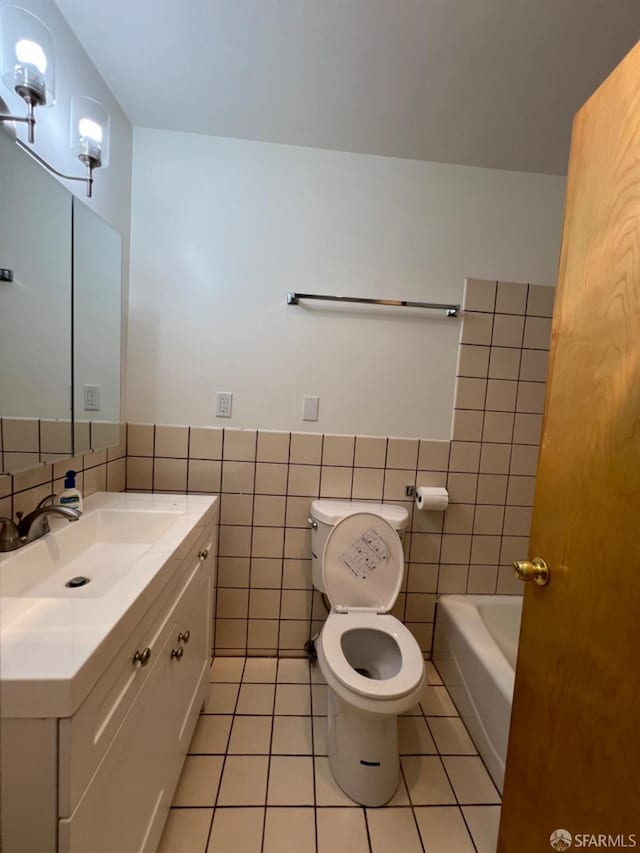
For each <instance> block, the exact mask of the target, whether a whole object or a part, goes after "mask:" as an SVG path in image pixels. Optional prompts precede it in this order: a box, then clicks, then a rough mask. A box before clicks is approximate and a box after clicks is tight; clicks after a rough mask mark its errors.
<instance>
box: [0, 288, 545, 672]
mask: <svg viewBox="0 0 640 853" xmlns="http://www.w3.org/2000/svg"><path fill="white" fill-rule="evenodd" d="M553 296H554V290H553V288H549V287H542V286H538V285H527V284H516V283H511V282H494V281H484V280H478V279H469V280H468V281H467V283H466V287H465V297H464V303H463V306H464V313H463V318H462V322H461V334H460V346H459V358H458V369H457V379H456V394H455V412H454V422H453V434H452V440H451V441H431V440H427V439H423V440H418V439H407V438H380V437H370V436H362V435H358V436H354V435H321V434H310V433H295V432H293V433H288V432H268V431H263V430H235V429H230V430H223V429H216V428H209V427H181V426H162V425H149V424H129V425H128V427H127V429H126V438H125V436H124V434H123V437H122V438H121V444H120V446H119V447H117V448H113V449H112V450H109V451H102V452H97V453H90V454H87V455H84V456H81V457H78V458H76V459H74V460H73V461H69V460H62V461H61V462H56V463H54V464H52V465H43V466H40V467H39V468H36V469H34V470H32V471H28V472H25V473H22V474H18V475H15V476H13V477H6V476H5V477H3V476H0V516H1V515H12V514H15V512H17V511H28V510H30V509H31V508H33V507H34V506H35V504H36V503H37V502H38V501H39V500H40V499H41V498H42V497H45V496H46V495H47V494H49V493H50V492H51V491H55V492H57V491H59V490H60V489H61V488H62V477H63V475H64V472H65V471H66V470H67V469H68V468H76V470H78V472H79V487H80V488H81V489H82V491H83V493H84V494H85V495H89V494H91V493H92V492H94V491H98V490H103V489H108V490H110V491H119V490H121V489H123V488H124V487H125V486H126V488H127V489H128V490H130V491H158V492H186V491H190V492H197V493H209V494H220V495H221V507H220V525H221V528H220V537H219V546H218V547H219V553H218V590H217V606H216V625H215V651H216V653H217V654H220V655H245V654H248V655H250V656H261V655H273V654H276V653H277V654H279V655H281V656H297V655H300V654H301V653H302V648H303V646H304V643H305V641H306V640H307V639H308V637H309V636H310V634H313V633H315V632H316V631H318V630H319V629H320V627H321V625H322V622H323V620H324V618H325V610H324V607H323V605H322V601H321V600H320V597H319V595H318V594H317V593H314V592H313V589H312V586H311V560H310V554H311V548H310V534H309V528H308V525H307V518H308V515H309V508H310V503H311V501H312V500H313V499H314V498H317V497H326V498H342V499H358V500H369V501H386V502H392V503H397V504H402V505H405V506H406V507H407V509H408V510H409V513H410V524H409V529H408V532H407V534H406V535H405V539H404V548H405V554H406V562H407V572H406V578H405V583H404V586H403V589H402V592H401V594H400V596H399V598H398V601H397V603H396V606H395V607H394V610H393V613H394V614H395V615H396V616H398V617H399V618H401V619H403V621H404V622H405V623H406V625H407V626H408V627H409V629H410V630H411V631H412V632H413V634H414V635H415V637H416V639H417V640H418V642H419V643H420V645H421V648H422V649H423V651H424V653H425V654H426V655H428V654H429V653H430V650H431V641H432V633H433V620H434V609H435V602H436V594H437V593H465V592H468V593H480V594H485V593H496V592H497V593H507V594H518V593H521V592H522V590H521V587H520V586H519V584H518V582H517V581H515V580H514V579H513V578H512V574H511V568H510V564H511V561H512V560H514V559H518V558H521V557H526V556H527V554H528V535H529V528H530V523H531V507H532V504H533V493H534V486H535V472H536V463H537V455H538V443H539V437H540V427H541V421H542V409H543V403H544V393H545V379H546V369H547V355H548V346H549V338H550V328H551V320H550V317H551V312H552V307H553ZM125 457H126V458H125ZM125 464H126V474H125ZM125 477H126V479H125ZM408 485H410V486H421V485H434V486H446V487H447V488H448V490H449V495H450V506H449V509H448V510H447V511H446V513H425V512H422V513H420V512H417V511H414V507H413V503H412V502H411V501H407V500H406V498H405V488H406V486H408Z"/></svg>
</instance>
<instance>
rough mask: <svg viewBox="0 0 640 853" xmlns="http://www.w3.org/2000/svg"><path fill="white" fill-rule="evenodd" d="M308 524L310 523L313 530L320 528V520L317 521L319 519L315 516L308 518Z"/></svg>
mask: <svg viewBox="0 0 640 853" xmlns="http://www.w3.org/2000/svg"><path fill="white" fill-rule="evenodd" d="M307 524H308V525H309V527H310V528H311V529H312V530H317V529H318V522H317V521H315V520H314V519H313V518H308V519H307Z"/></svg>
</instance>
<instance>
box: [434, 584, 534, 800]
mask: <svg viewBox="0 0 640 853" xmlns="http://www.w3.org/2000/svg"><path fill="white" fill-rule="evenodd" d="M521 616H522V598H521V597H520V596H518V595H442V596H440V597H439V599H438V610H437V614H436V631H435V640H434V650H433V662H434V663H435V665H436V667H437V668H438V671H439V672H440V675H441V677H442V680H443V682H444V684H445V685H446V687H447V689H448V691H449V693H450V694H451V698H452V699H453V701H454V702H455V704H456V706H457V708H458V711H459V712H460V716H461V717H462V719H463V720H464V722H465V724H466V726H467V728H468V729H469V733H470V735H471V737H472V738H473V741H474V743H475V745H476V747H477V749H478V752H479V753H480V755H481V756H482V758H483V759H484V762H485V764H486V766H487V769H488V770H489V773H490V774H491V776H492V778H493V781H494V782H495V783H496V785H497V787H498V789H499V790H500V792H501V793H502V786H503V782H504V765H505V760H506V755H507V740H508V737H509V722H510V719H511V700H512V698H513V683H514V676H515V667H516V658H517V655H518V636H519V633H520V619H521Z"/></svg>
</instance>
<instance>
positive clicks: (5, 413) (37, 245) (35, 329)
mask: <svg viewBox="0 0 640 853" xmlns="http://www.w3.org/2000/svg"><path fill="white" fill-rule="evenodd" d="M0 268H1V269H3V270H9V271H11V272H9V273H4V274H0V277H2V278H3V279H7V278H11V277H12V278H13V280H12V281H7V280H3V281H0V418H1V419H2V420H1V422H0V425H1V428H2V429H1V449H2V468H1V470H2V472H5V473H15V472H16V471H21V470H24V469H26V468H32V467H33V466H34V465H38V464H40V463H42V462H47V461H51V460H52V459H55V458H58V457H60V456H66V455H69V454H70V453H71V452H72V450H73V442H72V434H71V393H70V391H71V194H70V193H69V192H68V191H67V190H66V189H65V188H64V187H63V186H62V185H61V184H59V183H58V182H57V181H56V180H54V178H52V177H51V176H50V175H48V174H47V173H46V172H45V171H44V170H43V169H42V168H41V167H40V166H38V165H37V164H36V163H35V162H34V161H33V160H32V159H31V158H30V157H28V156H27V155H26V154H24V153H23V152H22V151H20V150H19V148H17V146H16V145H15V142H14V141H13V140H12V139H11V138H10V137H9V136H8V135H6V134H3V133H0Z"/></svg>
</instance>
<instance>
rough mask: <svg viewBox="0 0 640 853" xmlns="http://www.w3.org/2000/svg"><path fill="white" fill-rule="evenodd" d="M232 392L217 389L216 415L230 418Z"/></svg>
mask: <svg viewBox="0 0 640 853" xmlns="http://www.w3.org/2000/svg"><path fill="white" fill-rule="evenodd" d="M232 403H233V394H232V393H231V391H218V393H217V394H216V417H217V418H230V417H231V406H232Z"/></svg>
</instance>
